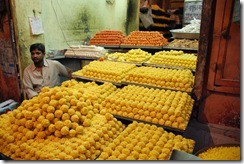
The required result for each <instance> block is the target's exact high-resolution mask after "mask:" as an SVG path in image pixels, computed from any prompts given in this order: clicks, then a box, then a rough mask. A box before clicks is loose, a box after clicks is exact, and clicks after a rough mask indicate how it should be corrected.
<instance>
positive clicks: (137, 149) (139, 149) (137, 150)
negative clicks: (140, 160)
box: [133, 145, 141, 152]
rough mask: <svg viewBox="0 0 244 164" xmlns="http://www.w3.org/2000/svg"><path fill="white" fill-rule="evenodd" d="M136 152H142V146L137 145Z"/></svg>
mask: <svg viewBox="0 0 244 164" xmlns="http://www.w3.org/2000/svg"><path fill="white" fill-rule="evenodd" d="M133 150H134V151H136V152H140V151H141V146H140V145H136V146H135V147H134V148H133Z"/></svg>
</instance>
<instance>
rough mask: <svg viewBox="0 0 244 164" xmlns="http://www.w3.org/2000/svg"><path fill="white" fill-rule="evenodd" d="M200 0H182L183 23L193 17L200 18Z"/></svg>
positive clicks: (188, 21)
mask: <svg viewBox="0 0 244 164" xmlns="http://www.w3.org/2000/svg"><path fill="white" fill-rule="evenodd" d="M201 15H202V0H185V1H184V15H183V23H184V25H186V24H189V23H190V22H191V20H193V19H199V20H201Z"/></svg>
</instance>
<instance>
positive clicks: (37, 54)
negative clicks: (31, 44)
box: [31, 49, 44, 63]
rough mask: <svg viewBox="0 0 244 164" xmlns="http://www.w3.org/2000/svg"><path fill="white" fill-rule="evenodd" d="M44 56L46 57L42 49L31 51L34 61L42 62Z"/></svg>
mask: <svg viewBox="0 0 244 164" xmlns="http://www.w3.org/2000/svg"><path fill="white" fill-rule="evenodd" d="M43 57H44V54H43V53H42V52H41V51H39V50H37V49H35V50H33V51H31V59H32V61H33V62H34V63H39V62H42V61H43Z"/></svg>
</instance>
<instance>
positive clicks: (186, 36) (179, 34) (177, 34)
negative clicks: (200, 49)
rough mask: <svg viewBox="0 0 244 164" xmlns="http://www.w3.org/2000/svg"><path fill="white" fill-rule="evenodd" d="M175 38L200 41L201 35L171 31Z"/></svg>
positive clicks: (176, 30)
mask: <svg viewBox="0 0 244 164" xmlns="http://www.w3.org/2000/svg"><path fill="white" fill-rule="evenodd" d="M170 32H171V33H172V35H173V37H174V38H179V39H199V36H200V34H199V33H187V32H179V30H178V29H175V30H170Z"/></svg>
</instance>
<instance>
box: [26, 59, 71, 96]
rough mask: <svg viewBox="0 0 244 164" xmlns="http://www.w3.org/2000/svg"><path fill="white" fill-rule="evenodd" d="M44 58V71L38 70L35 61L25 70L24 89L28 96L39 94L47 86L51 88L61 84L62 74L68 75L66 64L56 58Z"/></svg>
mask: <svg viewBox="0 0 244 164" xmlns="http://www.w3.org/2000/svg"><path fill="white" fill-rule="evenodd" d="M43 60H44V66H43V67H42V71H38V70H37V68H36V67H35V65H34V63H32V64H30V65H29V66H27V67H26V68H25V70H24V72H23V84H24V91H25V93H26V94H27V96H28V98H29V99H30V98H32V97H34V96H37V95H38V93H39V92H40V91H41V89H42V88H43V87H45V86H48V87H50V88H52V87H54V86H58V85H60V75H62V76H66V77H68V71H67V69H66V67H65V66H64V65H62V64H61V63H60V62H58V61H56V60H48V59H43Z"/></svg>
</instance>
